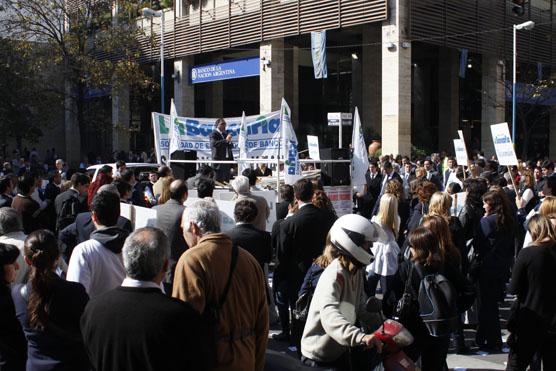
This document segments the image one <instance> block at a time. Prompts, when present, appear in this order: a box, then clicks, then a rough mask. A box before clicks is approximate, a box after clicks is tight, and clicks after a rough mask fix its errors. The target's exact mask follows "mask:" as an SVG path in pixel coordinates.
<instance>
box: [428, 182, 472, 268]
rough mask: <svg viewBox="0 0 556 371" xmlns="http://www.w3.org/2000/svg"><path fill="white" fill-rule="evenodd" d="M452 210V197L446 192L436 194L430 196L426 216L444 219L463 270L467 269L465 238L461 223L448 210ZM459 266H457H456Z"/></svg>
mask: <svg viewBox="0 0 556 371" xmlns="http://www.w3.org/2000/svg"><path fill="white" fill-rule="evenodd" d="M451 208H452V197H451V196H450V195H449V194H448V193H446V192H436V193H434V194H433V195H432V197H431V200H430V202H429V212H428V214H427V216H438V217H441V218H442V219H444V220H445V221H446V223H447V225H448V228H449V231H450V236H451V239H452V242H453V246H455V247H456V248H457V250H458V252H459V256H460V262H459V263H461V268H462V269H463V270H464V272H465V269H466V267H467V261H466V260H467V259H465V257H466V256H467V251H466V247H465V236H464V234H463V233H462V229H463V227H462V226H461V222H460V221H459V219H458V218H457V217H455V216H452V215H451V213H450V210H451ZM458 266H459V264H458Z"/></svg>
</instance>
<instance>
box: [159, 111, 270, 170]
mask: <svg viewBox="0 0 556 371" xmlns="http://www.w3.org/2000/svg"><path fill="white" fill-rule="evenodd" d="M225 120H226V123H227V126H226V130H227V131H228V132H229V133H230V134H232V137H233V139H232V143H233V144H234V149H233V152H234V158H239V147H238V137H239V130H240V127H241V120H242V118H241V117H228V118H225ZM152 122H153V131H154V138H155V149H156V153H157V157H158V162H159V163H161V162H163V161H162V160H165V161H164V162H166V161H167V160H168V159H169V158H170V156H169V149H170V130H171V128H172V122H171V118H170V115H163V114H161V113H157V112H153V113H152ZM215 122H216V119H215V118H190V117H179V116H178V117H176V119H175V120H174V122H173V124H174V125H175V128H176V133H179V138H180V142H179V149H180V150H193V151H197V157H198V158H200V159H203V158H208V159H210V158H211V148H210V138H209V136H210V134H211V133H212V132H213V131H214V130H215V126H214V123H215ZM245 122H246V126H247V139H246V146H247V157H248V158H256V157H261V156H268V157H269V158H271V157H272V156H277V154H278V148H279V147H280V111H275V112H271V113H268V114H264V115H254V116H247V117H245ZM162 157H163V158H162Z"/></svg>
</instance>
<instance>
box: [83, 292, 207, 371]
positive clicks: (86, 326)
mask: <svg viewBox="0 0 556 371" xmlns="http://www.w3.org/2000/svg"><path fill="white" fill-rule="evenodd" d="M207 331H208V330H207V329H206V328H204V327H203V321H202V320H201V318H200V316H199V315H198V314H197V312H195V311H194V310H193V309H192V308H191V307H190V306H189V305H187V304H185V303H183V302H181V301H179V300H177V299H173V298H169V297H167V296H166V295H164V294H163V293H162V292H161V291H160V290H159V289H157V288H131V287H119V288H117V289H114V290H111V291H108V292H107V293H105V294H103V295H101V296H99V297H97V298H95V299H93V300H91V301H90V302H89V304H88V305H87V307H86V308H85V312H84V313H83V316H82V317H81V332H82V333H83V341H84V342H85V348H86V349H87V353H88V355H89V359H90V361H91V363H92V366H93V369H94V370H104V371H127V370H129V371H135V370H144V371H158V370H167V371H172V370H176V371H177V370H204V369H205V367H204V365H203V360H204V359H205V356H204V352H205V349H207V348H208V345H207V342H206V340H204V336H205V334H206V333H207Z"/></svg>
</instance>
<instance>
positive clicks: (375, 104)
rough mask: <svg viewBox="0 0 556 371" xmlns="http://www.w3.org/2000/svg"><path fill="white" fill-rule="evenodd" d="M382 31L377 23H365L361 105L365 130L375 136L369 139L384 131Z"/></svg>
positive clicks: (362, 122)
mask: <svg viewBox="0 0 556 371" xmlns="http://www.w3.org/2000/svg"><path fill="white" fill-rule="evenodd" d="M381 41H382V31H381V28H380V26H378V25H376V24H366V25H363V45H369V44H376V45H371V46H363V53H362V54H363V55H362V61H361V73H362V76H363V78H362V79H361V83H362V86H361V95H362V98H361V99H362V104H361V107H360V112H361V124H362V126H363V130H365V129H367V128H369V129H370V131H371V133H372V135H373V136H377V137H374V138H365V139H366V140H367V141H369V140H371V139H378V136H380V135H381V133H382V103H381V102H382V84H381V83H380V81H381V80H382V67H381V65H380V63H381V61H382V47H381V45H380V43H381Z"/></svg>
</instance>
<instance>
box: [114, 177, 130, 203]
mask: <svg viewBox="0 0 556 371" xmlns="http://www.w3.org/2000/svg"><path fill="white" fill-rule="evenodd" d="M112 184H114V185H115V186H116V189H117V190H118V194H119V195H120V202H121V203H123V204H130V203H131V195H132V192H133V190H132V188H131V185H130V184H129V183H127V182H124V181H123V180H121V178H118V179H116V180H115V181H114V182H113V183H112Z"/></svg>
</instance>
